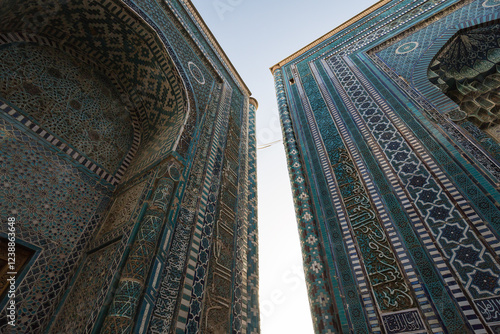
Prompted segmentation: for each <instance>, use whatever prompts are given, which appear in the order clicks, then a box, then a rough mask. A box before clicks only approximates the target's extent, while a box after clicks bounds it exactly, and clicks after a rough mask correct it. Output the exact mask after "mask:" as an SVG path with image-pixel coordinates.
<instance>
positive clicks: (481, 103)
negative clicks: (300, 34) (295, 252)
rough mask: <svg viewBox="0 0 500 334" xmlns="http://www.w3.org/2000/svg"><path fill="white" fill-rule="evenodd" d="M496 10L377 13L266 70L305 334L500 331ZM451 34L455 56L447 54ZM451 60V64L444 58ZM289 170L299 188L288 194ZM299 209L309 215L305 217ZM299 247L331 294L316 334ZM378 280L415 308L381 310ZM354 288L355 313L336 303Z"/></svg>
mask: <svg viewBox="0 0 500 334" xmlns="http://www.w3.org/2000/svg"><path fill="white" fill-rule="evenodd" d="M499 8H500V7H499V6H498V5H497V4H496V3H495V2H493V1H489V0H466V1H455V0H451V1H439V0H436V1H433V0H430V1H426V0H423V1H418V0H417V1H406V0H393V1H387V2H384V3H382V4H381V5H380V6H375V7H373V8H372V9H370V10H367V11H366V12H365V13H363V14H362V15H359V16H358V17H357V18H356V19H353V20H351V21H350V23H349V24H345V25H343V26H342V27H340V28H338V29H335V30H334V31H333V32H332V33H330V34H327V35H325V36H324V37H322V38H321V39H319V40H317V41H316V42H314V43H312V44H310V45H308V46H307V47H305V48H304V49H302V50H300V51H298V52H297V53H295V54H294V55H292V56H291V57H289V58H287V59H285V60H284V61H282V62H280V63H278V64H277V65H276V66H274V67H273V68H272V71H273V75H274V77H275V83H276V93H277V99H278V106H279V111H280V116H281V119H282V129H283V139H284V142H285V148H286V149H287V154H289V157H288V158H289V159H288V167H289V174H290V180H291V184H292V192H293V196H294V201H295V207H296V211H297V221H298V223H299V233H300V236H301V243H302V246H303V258H304V270H305V272H306V282H307V284H308V289H309V290H308V293H309V299H310V301H311V312H312V315H313V321H314V324H315V332H316V333H323V332H327V331H330V332H332V333H333V332H340V331H345V332H347V331H353V332H356V333H362V332H364V329H363V327H362V324H363V323H364V324H365V325H366V326H368V328H367V330H366V332H371V333H378V332H380V333H381V332H387V333H443V332H448V333H457V334H458V333H464V332H469V331H470V332H475V333H489V332H490V331H495V330H497V327H498V326H499V325H500V318H498V317H497V316H496V315H495V312H496V310H498V309H500V308H499V305H500V304H499V303H498V301H499V300H500V279H499V277H500V257H499V256H500V239H499V238H498V232H500V225H499V223H500V221H499V220H498V217H499V216H500V204H499V203H500V192H499V190H498V184H497V182H496V181H497V180H496V178H498V175H500V174H499V172H498V171H499V169H498V166H499V163H500V161H498V152H499V151H498V147H497V146H498V143H497V142H496V141H497V140H496V136H497V132H496V131H497V130H496V126H497V125H496V123H495V119H496V118H495V117H496V116H494V115H496V112H497V110H496V109H497V108H496V103H497V102H496V95H495V94H496V90H497V86H498V85H497V82H496V75H497V74H495V73H496V70H495V67H494V61H495V62H496V60H495V59H496V58H495V57H496V52H497V48H496V47H497V46H498V45H497V44H498V41H496V40H494V38H493V39H492V38H491V36H494V33H496V25H495V24H493V25H492V24H490V25H487V23H485V22H488V21H492V20H495V19H496V18H497V17H498V15H499V14H500V12H498V10H499ZM478 24H481V25H479V26H477V27H474V26H476V25H478ZM464 28H467V30H465V29H464ZM460 29H464V30H463V31H462V35H464V34H468V35H467V36H466V37H463V38H462V37H461V36H462V35H460V36H459V37H456V36H458V35H456V36H455V37H456V38H455V37H454V38H455V41H458V42H456V43H455V44H457V43H459V44H460V43H462V44H460V46H454V45H455V44H453V45H452V44H446V42H447V40H449V39H450V38H452V37H453V35H454V34H455V33H456V32H458V31H460ZM490 35H491V36H490ZM460 38H462V40H461V41H460V40H459V39H460ZM435 42H436V43H435ZM450 45H452V46H450ZM457 45H458V44H457ZM462 46H465V47H462ZM459 48H460V52H461V54H462V53H463V56H460V57H458V56H456V55H455V54H453V55H451V53H450V52H455V53H456V51H457V50H458V49H459ZM440 50H444V51H442V53H441V54H440V55H439V57H440V58H439V59H438V61H436V62H434V63H433V65H432V66H430V64H431V63H432V62H433V61H434V59H431V58H433V57H434V56H435V55H438V52H439V51H440ZM471 50H473V51H474V52H472V53H470V54H468V53H467V52H471ZM366 52H368V54H367V53H366ZM447 52H448V53H447ZM478 59H479V60H478ZM485 61H488V63H487V64H486V63H485ZM456 63H458V65H457V64H456ZM429 66H430V69H431V70H432V72H434V73H432V72H429V75H430V79H431V81H432V83H434V84H437V85H438V86H440V87H442V88H445V89H447V88H446V87H445V84H446V85H452V86H453V87H455V86H456V90H458V91H460V92H461V94H462V95H463V98H462V97H461V96H458V97H457V101H458V100H459V101H460V103H461V104H462V105H463V109H466V108H469V109H470V112H469V111H467V110H466V112H467V113H468V114H466V115H465V116H469V119H466V120H465V119H464V117H463V115H462V114H463V113H462V114H461V113H460V112H459V111H458V109H457V108H456V105H455V107H453V106H452V104H453V103H452V101H451V100H450V99H449V98H446V97H445V95H444V94H443V93H442V92H441V91H439V90H436V87H435V86H432V83H431V82H430V81H429V78H428V77H427V74H428V73H427V69H428V68H429ZM453 66H454V67H453ZM452 67H453V68H452ZM424 68H425V73H424V75H425V78H423V77H422V69H424ZM469 68H470V69H469ZM478 73H483V74H484V75H482V76H480V75H478ZM472 74H476V75H472ZM466 77H467V78H468V79H467V80H468V81H467V80H466V81H464V80H465V79H466ZM451 79H453V80H455V81H452V80H451ZM473 79H474V80H475V81H474V82H473ZM425 80H427V82H428V83H427V84H426V83H425V82H424V81H425ZM455 82H456V84H455ZM453 89H455V88H453ZM467 89H468V90H467ZM474 89H476V90H477V91H473V90H474ZM453 94H454V93H453V92H451V93H450V95H453ZM468 94H470V96H469V95H468ZM481 94H482V95H481ZM455 95H457V94H455ZM455 95H453V98H454V97H456V96H455ZM446 99H447V100H448V101H446ZM469 101H472V102H469ZM471 103H472V104H474V105H472V104H471ZM466 104H467V107H466V106H465V105H466ZM481 108H482V109H481ZM469 109H468V110H469ZM485 110H487V111H488V112H486V111H485ZM489 113H491V115H490V114H489ZM461 115H462V116H461ZM460 117H462V118H460ZM476 119H479V120H480V123H478V122H477V121H476ZM304 124H307V125H306V126H304ZM486 126H488V127H489V129H488V130H486V131H484V129H483V128H484V127H486ZM290 139H292V141H293V147H292V148H290V147H289V146H290ZM295 155H297V156H299V157H301V158H300V159H299V160H298V161H296V160H295V159H294V158H293V157H294V156H295ZM295 168H300V169H301V172H302V174H301V175H300V181H306V182H305V183H303V184H304V185H305V187H304V190H302V189H301V191H296V189H297V175H296V171H295ZM305 199H308V200H310V201H312V203H314V208H315V210H311V212H310V216H307V217H304V212H303V211H302V210H304V208H305V207H304V203H303V201H304V200H305ZM359 217H363V218H364V220H363V223H361V224H360V223H358V221H359ZM305 218H306V219H310V221H312V222H315V224H317V225H316V226H317V227H316V231H314V230H313V231H307V233H312V232H315V234H313V237H310V238H308V237H307V234H306V233H304V232H303V228H304V227H303V225H302V221H303V220H304V219H305ZM358 226H362V227H365V226H366V229H365V230H360V229H359V227H358ZM311 228H312V226H311ZM367 236H368V237H367ZM364 238H366V239H367V240H369V241H368V242H366V241H365V239H364ZM309 240H310V241H315V240H317V241H319V242H320V243H322V244H323V246H324V252H325V253H324V257H323V258H322V257H319V258H320V259H321V261H318V263H320V264H321V270H324V271H325V272H326V273H328V276H326V277H327V279H328V280H329V283H330V284H331V286H334V287H335V290H334V291H332V292H331V293H326V297H327V298H329V299H327V300H329V301H330V302H331V303H332V308H333V309H335V310H336V312H335V313H336V316H335V317H334V318H333V319H334V321H333V323H332V324H330V325H327V326H326V328H325V327H322V328H319V327H318V325H323V324H324V322H323V321H322V320H320V319H324V318H325V317H324V316H323V315H322V310H320V309H318V308H317V307H315V306H314V305H313V301H314V300H315V298H316V291H317V290H318V289H322V285H321V284H319V282H315V281H312V280H310V277H309V276H308V275H307V273H308V270H309V267H310V265H311V264H310V261H311V254H310V252H311V250H310V249H309V248H304V245H307V243H308V241H309ZM375 246H377V247H375ZM381 249H383V251H381V256H380V257H378V258H376V257H375V256H374V254H376V252H377V251H378V250H381ZM382 254H383V255H382ZM381 258H383V259H384V260H383V261H384V263H383V264H384V265H389V264H390V265H391V268H392V269H391V271H388V270H386V268H385V267H384V266H383V265H380V264H379V263H378V262H377V261H379V260H380V259H381ZM346 261H347V262H346ZM339 268H342V269H340V270H339ZM339 271H340V273H339ZM388 272H391V274H392V275H393V278H392V281H391V280H390V279H389V280H388V281H390V282H391V284H394V283H395V282H398V284H400V285H397V286H399V287H401V286H406V287H407V289H406V290H401V289H399V290H398V289H392V290H391V291H393V292H394V295H389V296H387V295H386V297H388V298H390V297H396V296H398V293H401V292H403V291H404V292H405V293H406V294H407V295H408V296H409V297H410V300H412V298H413V303H404V302H402V301H401V300H402V299H401V298H399V297H397V301H398V303H399V302H401V304H399V305H397V304H396V303H389V304H388V305H390V307H387V306H386V305H384V303H383V300H384V299H383V298H381V297H380V296H381V293H380V291H381V290H380V289H381V286H382V285H383V284H381V282H383V280H381V279H380V278H379V276H377V275H378V274H381V275H385V274H386V273H388ZM394 273H397V274H394ZM350 278H351V281H349V279H350ZM353 287H354V288H355V290H354V291H356V292H355V295H356V296H359V297H360V298H359V300H358V302H357V303H356V302H354V301H352V300H351V301H350V302H347V299H348V298H349V296H350V294H351V293H352V292H353ZM337 289H338V290H339V292H338V293H337V291H336V290H337ZM357 307H359V308H357ZM337 310H338V311H337ZM340 326H341V330H340V329H339V327H340Z"/></svg>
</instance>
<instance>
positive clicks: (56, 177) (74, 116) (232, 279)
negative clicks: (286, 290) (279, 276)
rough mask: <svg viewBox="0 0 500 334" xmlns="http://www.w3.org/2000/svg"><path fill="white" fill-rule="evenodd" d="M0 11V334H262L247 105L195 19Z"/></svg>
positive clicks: (97, 7) (131, 1) (164, 14)
mask: <svg viewBox="0 0 500 334" xmlns="http://www.w3.org/2000/svg"><path fill="white" fill-rule="evenodd" d="M0 8H1V9H2V10H1V11H0V184H1V186H0V214H1V219H2V225H1V226H0V244H1V247H0V265H1V271H0V275H1V279H0V288H1V289H2V290H1V292H2V295H1V299H0V309H1V312H2V314H1V316H0V332H2V333H245V334H246V333H248V334H254V333H259V305H258V293H257V290H258V267H257V265H258V264H257V251H258V249H257V242H258V241H257V213H256V201H257V197H256V169H255V167H256V154H255V152H256V151H255V150H256V146H255V112H256V109H257V102H256V100H255V99H253V98H252V97H250V95H251V93H250V91H249V89H248V88H247V87H246V85H245V84H244V82H243V81H242V80H241V78H240V77H239V75H238V73H237V72H236V70H235V69H234V68H233V66H232V64H231V63H230V61H229V60H228V59H227V57H226V55H225V54H224V52H223V51H222V49H221V48H220V46H219V45H218V43H217V41H216V40H215V38H214V37H213V36H212V34H211V33H210V31H209V30H208V28H207V27H206V25H205V24H204V22H203V20H202V19H201V17H200V16H199V14H198V12H197V11H196V9H194V8H193V6H192V4H191V2H190V1H189V0H171V1H170V0H169V1H151V0H123V1H120V0H64V1H62V0H44V1H36V0H22V1H18V0H16V1H9V0H5V1H0ZM9 218H10V219H12V218H13V219H15V221H16V224H15V234H16V235H15V236H16V255H17V260H16V267H15V268H14V269H15V272H16V273H17V274H16V281H15V286H16V290H15V294H16V297H15V301H16V313H15V318H16V320H15V324H16V326H15V327H12V326H10V325H9V324H8V320H9V319H8V318H7V317H6V315H7V311H6V308H7V306H8V303H9V298H8V296H7V293H6V292H7V288H8V286H7V285H8V281H7V277H8V271H12V270H8V269H9V268H8V267H7V262H6V261H7V259H6V257H7V254H6V252H7V251H6V250H7V246H6V245H7V240H8V233H9V229H8V228H9V225H8V224H7V222H8V221H9Z"/></svg>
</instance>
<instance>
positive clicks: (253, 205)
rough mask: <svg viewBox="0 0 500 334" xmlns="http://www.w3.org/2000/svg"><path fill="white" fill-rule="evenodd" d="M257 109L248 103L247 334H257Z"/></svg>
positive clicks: (258, 323) (258, 318)
mask: <svg viewBox="0 0 500 334" xmlns="http://www.w3.org/2000/svg"><path fill="white" fill-rule="evenodd" d="M256 110H257V107H256V106H254V104H253V103H252V102H250V113H249V141H248V150H249V155H248V157H249V161H248V166H249V169H248V174H249V177H248V222H249V226H248V255H247V263H248V266H247V268H248V271H247V274H248V288H247V291H248V310H247V312H248V318H247V324H248V327H247V328H248V330H247V333H248V334H257V333H259V328H260V317H259V315H260V312H259V261H258V259H259V253H258V251H259V250H258V248H259V241H258V240H259V233H258V227H257V192H256V190H257V145H256V139H255V114H256Z"/></svg>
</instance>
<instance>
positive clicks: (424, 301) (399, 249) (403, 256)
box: [311, 64, 443, 333]
mask: <svg viewBox="0 0 500 334" xmlns="http://www.w3.org/2000/svg"><path fill="white" fill-rule="evenodd" d="M311 68H312V71H313V73H314V76H315V79H316V80H317V82H318V84H319V87H320V90H321V93H322V95H323V98H324V100H325V102H326V103H327V106H328V108H329V111H330V113H331V114H332V117H333V119H334V122H335V123H336V126H337V127H338V128H339V129H340V130H341V133H342V138H343V140H344V141H345V142H346V143H347V144H348V148H349V151H350V152H351V153H350V154H351V155H353V157H354V158H355V161H356V164H357V165H358V168H359V169H360V171H361V173H360V175H361V176H362V178H363V179H364V180H365V182H366V185H367V188H368V189H370V197H371V198H372V200H373V201H374V203H377V205H376V209H377V212H378V213H379V215H380V216H381V217H382V220H383V222H384V227H385V229H386V231H387V233H388V234H389V235H390V241H391V244H392V245H398V246H394V247H395V253H396V255H397V257H398V261H399V262H400V263H404V264H405V266H404V272H405V273H406V277H407V280H409V282H410V283H411V287H412V289H414V293H415V294H416V297H417V300H418V304H419V306H420V308H421V310H422V313H423V314H424V315H425V318H426V322H427V323H429V324H432V325H431V326H430V327H431V328H432V331H433V332H435V333H436V332H442V331H443V329H442V327H441V326H440V324H439V323H436V319H437V315H436V313H435V311H434V310H433V306H432V303H431V302H430V300H429V299H428V296H427V295H426V293H425V291H424V288H423V285H422V282H421V281H420V279H419V278H418V276H417V273H416V270H415V265H414V264H413V263H412V261H411V259H410V257H409V254H408V250H407V249H406V248H405V247H404V246H403V243H402V238H401V237H400V236H398V234H397V233H394V232H393V231H396V226H395V225H394V224H393V222H392V221H391V220H390V218H389V212H388V210H387V208H385V207H384V206H383V205H382V203H383V200H382V198H381V196H380V190H378V189H377V188H375V187H374V185H373V180H372V179H371V178H370V176H368V174H367V170H368V169H367V167H368V166H367V165H366V164H365V163H364V161H363V160H362V159H361V157H360V152H359V151H358V149H357V148H356V147H355V146H354V142H353V141H352V138H351V135H350V134H349V132H348V131H347V128H346V125H345V124H344V123H343V121H342V120H341V116H340V113H339V112H338V110H337V109H336V108H335V106H334V103H333V101H332V98H331V96H330V94H329V93H328V89H327V86H326V85H325V83H324V82H323V79H322V77H321V76H320V74H319V71H318V69H317V68H316V66H315V65H313V64H311ZM315 111H316V112H318V109H315ZM406 312H407V311H406ZM410 313H411V314H414V317H415V316H416V317H417V318H420V316H419V315H418V312H416V311H411V312H410ZM398 314H399V317H403V314H406V313H398ZM391 317H392V315H384V316H383V319H384V325H385V326H386V329H387V330H388V331H389V332H392V331H394V330H390V329H389V328H388V327H389V326H391V323H390V322H387V321H386V319H388V318H391ZM419 321H420V320H419ZM419 321H416V323H417V324H418V323H419ZM403 324H405V322H400V325H401V327H402V328H400V329H399V331H400V332H401V331H403V332H404V331H414V330H415V331H416V330H418V329H419V328H418V326H416V327H414V326H413V322H412V321H410V322H406V325H407V328H405V326H403ZM410 328H411V330H409V329H410ZM422 328H423V324H422V326H421V328H420V329H422Z"/></svg>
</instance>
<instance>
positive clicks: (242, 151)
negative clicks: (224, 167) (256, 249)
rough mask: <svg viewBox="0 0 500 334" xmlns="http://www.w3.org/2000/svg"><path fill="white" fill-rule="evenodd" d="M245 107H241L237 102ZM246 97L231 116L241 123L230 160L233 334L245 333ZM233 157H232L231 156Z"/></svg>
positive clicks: (246, 240)
mask: <svg viewBox="0 0 500 334" xmlns="http://www.w3.org/2000/svg"><path fill="white" fill-rule="evenodd" d="M242 102H244V105H245V107H244V108H242V106H241V103H242ZM248 113H249V112H248V99H245V100H244V101H241V100H239V101H237V104H236V108H235V109H233V115H234V117H235V118H236V119H237V120H238V121H239V122H238V123H240V124H241V130H240V133H241V134H240V136H239V138H241V140H240V145H239V149H238V158H237V160H236V161H235V162H234V163H235V164H236V162H239V164H240V169H239V175H238V189H241V190H240V191H239V192H238V198H237V217H236V223H237V229H236V243H235V262H234V275H233V289H234V292H233V305H232V308H233V309H232V315H231V317H232V326H233V329H232V332H233V333H235V334H243V333H247V314H248V305H247V301H248V294H247V288H248V282H247V279H248V277H247V270H248V262H247V255H248V227H249V221H248V187H247V184H248ZM233 159H234V158H233Z"/></svg>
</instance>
